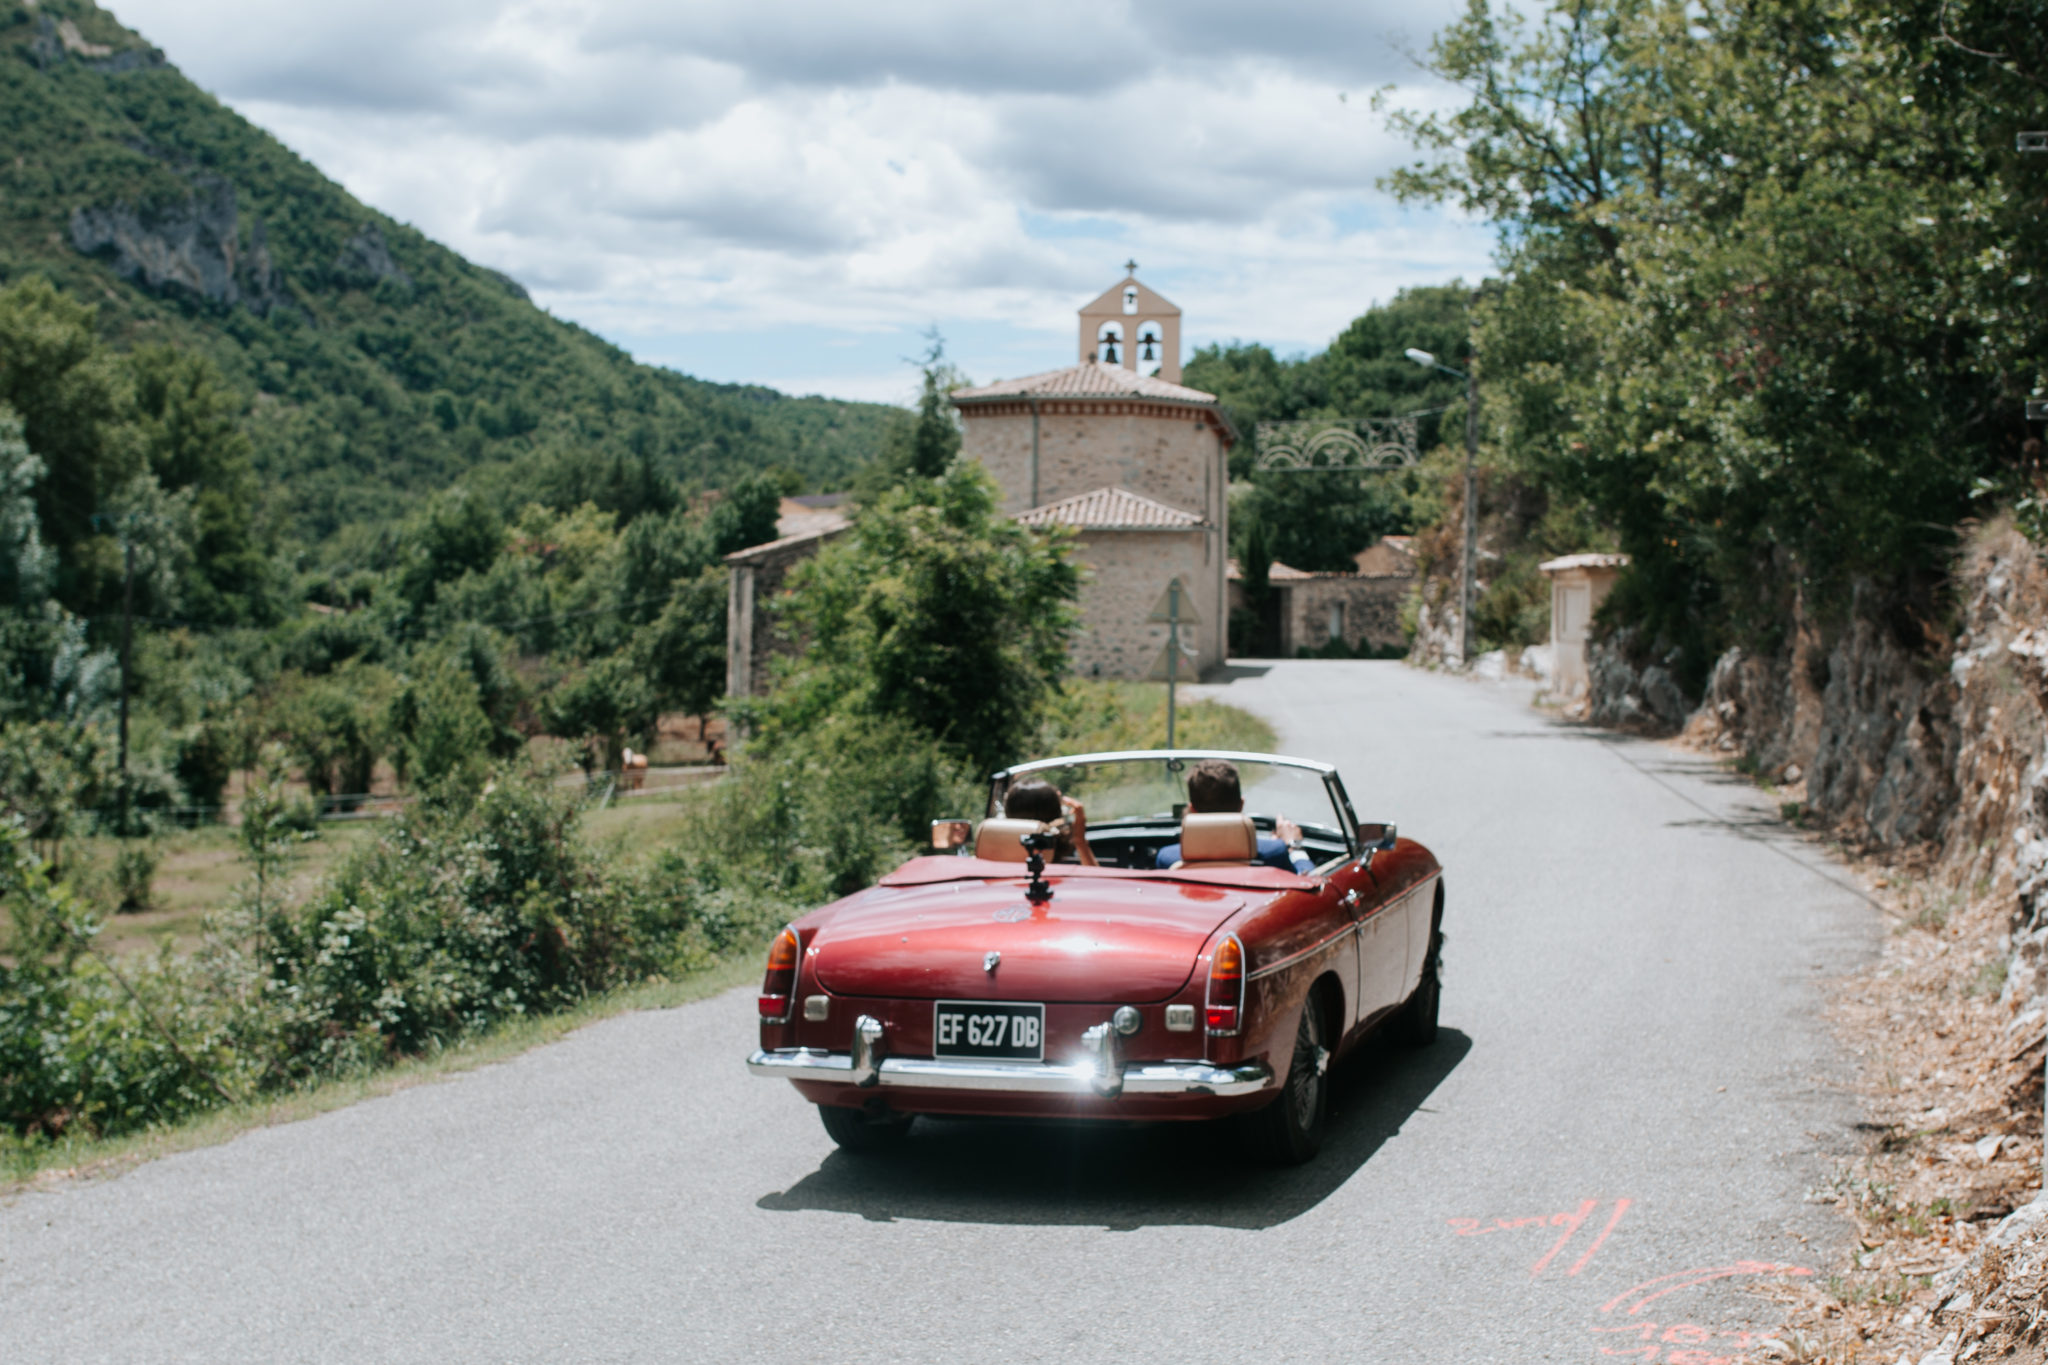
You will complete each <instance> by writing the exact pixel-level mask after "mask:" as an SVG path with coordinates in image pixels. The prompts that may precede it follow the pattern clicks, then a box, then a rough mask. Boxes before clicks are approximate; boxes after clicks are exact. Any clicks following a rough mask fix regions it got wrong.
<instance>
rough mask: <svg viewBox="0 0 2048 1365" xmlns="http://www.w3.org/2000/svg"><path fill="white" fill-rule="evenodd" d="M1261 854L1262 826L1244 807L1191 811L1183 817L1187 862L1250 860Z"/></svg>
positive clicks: (1183, 847)
mask: <svg viewBox="0 0 2048 1365" xmlns="http://www.w3.org/2000/svg"><path fill="white" fill-rule="evenodd" d="M1258 856H1259V827H1258V826H1257V825H1254V824H1253V823H1252V818H1251V816H1249V815H1246V814H1244V813H1242V812H1241V811H1228V812H1224V813H1220V814H1218V813H1204V812H1199V811H1189V812H1188V813H1187V814H1186V815H1183V816H1182V817H1181V821H1180V860H1181V861H1182V862H1183V863H1249V862H1255V861H1257V859H1258Z"/></svg>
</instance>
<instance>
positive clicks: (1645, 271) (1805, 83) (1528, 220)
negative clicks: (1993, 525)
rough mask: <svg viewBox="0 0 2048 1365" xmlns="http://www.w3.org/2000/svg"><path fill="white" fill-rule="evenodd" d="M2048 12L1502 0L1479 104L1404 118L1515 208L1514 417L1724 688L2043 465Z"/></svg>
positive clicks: (1484, 336)
mask: <svg viewBox="0 0 2048 1365" xmlns="http://www.w3.org/2000/svg"><path fill="white" fill-rule="evenodd" d="M2019 13H2020V11H2019V10H2017V9H2014V8H2012V7H2009V6H2004V5H1991V4H1978V5H1973V6H1970V7H1968V8H1967V9H1964V8H1961V7H1951V6H1945V5H1943V4H1942V3H1940V0H1909V3H1906V4H1904V5H1902V6H1893V7H1889V8H1887V9H1884V10H1882V11H1878V10H1871V9H1867V8H1857V7H1854V6H1850V5H1847V4H1841V3H1819V4H1814V3H1805V2H1804V0H1745V2H1743V3H1736V2H1734V0H1720V2H1716V3H1708V4H1705V5H1696V6H1687V5H1680V4H1676V3H1664V2H1663V0H1658V2H1656V3H1651V2H1649V0H1643V2H1640V3H1638V2H1634V0H1603V2H1602V3H1598V4H1558V5H1554V6H1553V7H1551V8H1550V9H1548V10H1547V11H1545V12H1543V13H1542V14H1541V15H1540V16H1537V17H1535V18H1533V19H1524V18H1521V17H1519V12H1518V11H1512V10H1495V9H1493V8H1492V7H1490V6H1489V5H1488V4H1487V3H1485V0H1475V3H1474V4H1473V5H1472V6H1471V7H1470V8H1469V9H1468V11H1467V13H1466V15H1465V17H1464V18H1463V19H1461V20H1460V21H1459V22H1457V23H1456V24H1454V25H1452V26H1451V27H1450V28H1449V29H1447V30H1445V32H1444V33H1442V34H1441V35H1439V36H1438V38H1437V40H1436V41H1435V43H1434V44H1433V46H1432V48H1431V66H1432V68H1433V69H1434V70H1435V71H1436V73H1437V74H1438V75H1440V76H1442V77H1444V78H1445V79H1447V80H1450V81H1452V82H1454V83H1456V84H1458V85H1460V86H1461V87H1463V89H1464V90H1465V91H1466V94H1467V99H1466V101H1465V103H1464V104H1463V105H1462V106H1461V107H1460V108H1458V109H1456V110H1454V111H1452V112H1450V113H1447V114H1435V115H1429V116H1419V115H1418V116H1400V117H1398V118H1397V124H1398V125H1399V126H1401V127H1403V128H1405V129H1406V130H1407V131H1409V132H1410V133H1411V134H1412V135H1413V136H1414V137H1415V138H1416V139H1417V141H1418V142H1419V144H1420V145H1421V146H1422V147H1423V148H1424V149H1425V151H1427V152H1428V153H1430V157H1429V159H1428V160H1426V161H1424V162H1422V163H1419V164H1418V165H1417V166H1415V167H1413V168H1410V169H1409V170H1406V171H1403V172H1400V173H1398V174H1397V175H1396V176H1394V177H1393V178H1392V180H1391V182H1390V183H1391V184H1392V186H1393V187H1394V188H1395V189H1397V190H1399V191H1400V192H1402V193H1404V194H1409V195H1415V196H1421V197H1426V198H1439V199H1448V200H1450V201H1452V202H1455V203H1457V204H1460V205H1462V206H1464V207H1467V208H1470V209H1474V210H1477V211H1479V212H1483V213H1486V214H1488V215H1490V216H1492V217H1494V218H1495V220H1496V221H1497V222H1498V223H1499V225H1500V227H1501V231H1502V253H1503V256H1504V258H1505V264H1506V265H1507V266H1508V269H1507V270H1506V271H1504V272H1503V284H1502V287H1501V289H1500V291H1499V292H1498V294H1497V295H1496V296H1494V297H1493V298H1491V299H1489V300H1488V302H1487V303H1486V304H1485V305H1484V306H1483V307H1482V309H1481V312H1480V320H1479V328H1478V347H1479V363H1480V373H1481V378H1482V382H1483V383H1484V385H1485V393H1486V401H1487V403H1488V413H1487V416H1488V423H1487V425H1488V427H1489V429H1490V430H1489V435H1490V436H1491V437H1493V438H1496V439H1497V440H1498V442H1499V445H1500V446H1501V448H1502V449H1503V450H1504V451H1505V452H1506V453H1507V458H1509V459H1511V460H1513V461H1514V462H1515V464H1516V466H1517V468H1518V469H1519V470H1520V471H1522V472H1523V473H1524V474H1525V475H1526V476H1527V477H1529V478H1531V479H1534V480H1535V481H1537V482H1538V483H1539V484H1541V485H1542V486H1543V487H1544V488H1545V489H1546V490H1547V491H1549V492H1550V493H1551V494H1553V495H1554V496H1561V497H1564V498H1566V499H1571V500H1581V501H1583V502H1584V504H1585V505H1587V506H1588V507H1590V508H1591V509H1593V511H1594V512H1595V514H1596V515H1597V517H1598V519H1599V520H1600V521H1602V522H1604V523H1605V524H1606V525H1608V526H1609V527H1611V528H1612V529H1613V531H1614V533H1615V534H1616V535H1617V537H1618V538H1619V541H1620V545H1621V548H1622V549H1624V550H1626V551H1628V552H1629V553H1630V554H1631V555H1632V556H1633V557H1634V560H1635V564H1634V569H1633V570H1632V573H1631V577H1630V580H1629V581H1627V582H1625V583H1624V585H1623V587H1622V589H1621V590H1620V591H1618V593H1617V595H1616V598H1615V599H1614V600H1615V608H1614V610H1615V611H1617V612H1620V613H1623V614H1625V615H1628V616H1630V617H1632V618H1633V619H1634V620H1636V621H1638V622H1640V623H1642V624H1643V625H1645V626H1646V627H1647V628H1648V630H1649V633H1650V635H1651V636H1652V637H1661V638H1662V639H1663V640H1664V642H1665V646H1666V648H1668V647H1670V646H1672V645H1678V646H1681V647H1682V659H1683V663H1684V666H1685V668H1686V670H1687V671H1688V672H1689V673H1690V675H1691V677H1692V678H1693V680H1694V681H1698V680H1699V679H1700V678H1701V677H1702V676H1703V674H1704V670H1705V668H1706V667H1707V665H1708V663H1709V662H1710V661H1711V659H1712V657H1713V656H1714V654H1715V653H1717V652H1718V651H1719V650H1720V649H1721V648H1722V647H1724V646H1725V645H1726V644H1727V643H1729V642H1731V641H1733V640H1746V641H1749V642H1752V643H1756V644H1762V645H1768V644H1769V643H1771V641H1772V639H1773V638H1774V636H1775V632H1777V631H1778V630H1780V629H1781V628H1782V623H1783V622H1785V621H1786V620H1788V619H1789V618H1790V616H1791V615H1792V613H1793V612H1794V611H1795V610H1804V611H1807V612H1810V613H1817V614H1819V615H1820V616H1821V617H1822V618H1824V619H1826V618H1829V617H1834V618H1839V617H1840V616H1841V615H1842V614H1843V613H1845V612H1846V611H1847V610H1848V609H1849V604H1850V603H1851V601H1852V599H1853V598H1854V596H1855V594H1856V593H1857V592H1858V591H1859V589H1858V586H1857V585H1858V584H1864V585H1868V586H1871V587H1874V588H1876V590H1877V591H1878V594H1879V596H1880V597H1882V598H1889V599H1890V600H1892V601H1895V602H1906V603H1910V602H1912V601H1914V600H1916V599H1924V598H1925V597H1926V596H1927V595H1928V594H1930V593H1931V592H1932V591H1933V589H1934V587H1935V586H1936V585H1937V584H1938V581H1939V577H1940V573H1941V566H1942V564H1943V563H1944V561H1945V559H1946V556H1947V554H1948V553H1949V549H1950V547H1951V546H1952V544H1953V532H1952V529H1951V528H1952V527H1953V526H1954V525H1955V523H1956V522H1957V521H1958V520H1959V519H1960V518H1961V517H1962V516H1963V515H1965V514H1966V513H1967V511H1968V510H1969V507H1970V503H1969V495H1970V491H1971V489H1972V486H1973V484H1974V482H1975V481H1976V480H1978V479H1982V478H1987V477H1994V476H1997V475H1999V474H2000V473H2001V472H2005V471H2014V470H2017V469H2018V468H2019V466H2020V463H2021V460H2022V454H2023V440H2024V437H2025V434H2026V433H2025V430H2024V426H2023V423H2022V421H2021V414H2022V400H2023V398H2024V396H2025V394H2026V393H2027V391H2028V390H2029V389H2030V388H2031V387H2032V386H2033V385H2034V383H2035V382H2036V381H2037V380H2038V379H2039V378H2040V362H2039V357H2040V356H2041V355H2042V354H2043V353H2044V345H2048V336H2044V334H2043V329H2044V327H2048V310H2044V309H2043V308H2042V307H2040V306H2039V304H2040V303H2041V302H2043V299H2042V291H2043V290H2044V289H2048V261H2044V260H2042V259H2041V257H2042V253H2043V250H2044V248H2043V245H2042V237H2043V234H2042V233H2041V231H2040V230H2039V229H2040V227H2041V226H2042V225H2041V223H2040V217H2041V213H2042V207H2043V206H2042V203H2041V201H2040V198H2039V196H2038V195H2037V194H2033V193H2031V192H2024V191H2022V189H2021V185H2022V183H2023V182H2022V181H2021V180H2020V179H2019V178H2018V177H2019V176H2021V175H2023V174H2026V172H2025V171H2024V170H2023V168H2021V167H2020V166H2019V165H2018V164H2017V163H2016V162H2015V159H2014V157H2013V155H2012V153H2011V150H2010V138H2011V130H2012V129H2013V128H2015V127H2018V126H2021V125H2022V124H2023V123H2024V122H2025V121H2026V120H2027V119H2029V118H2032V117H2033V115H2032V114H2026V113H2024V110H2026V109H2028V108H2032V109H2038V107H2039V85H2038V84H2029V78H2028V77H2026V76H2025V75H2024V72H2025V71H2027V70H2033V71H2038V70H2040V69H2041V68H2040V66H2039V65H2038V64H2036V65H2033V66H2031V67H2029V66H2028V63H2029V62H2033V61H2034V58H2033V57H2031V56H2029V55H2027V54H2031V53H2035V52H2038V51H2040V48H2041V42H2040V39H2039V38H2038V37H2034V36H2028V35H2030V34H2031V32H2032V26H2033V21H2032V20H2031V19H2030V20H2027V21H2025V22H2024V23H2022V22H2018V21H2017V20H2016V18H2015V16H2017V15H2018V14H2019ZM2029 13H2031V11H2029ZM1944 16H1946V18H1944ZM1958 23H1966V24H1968V25H1971V26H1975V27H1981V28H1982V29H1983V30H1984V31H1985V32H1987V33H1998V34H2001V35H2003V37H2004V38H2010V39H2011V40H2012V42H2013V43H2014V46H2013V47H2012V48H2011V49H2010V50H2009V51H2007V52H2005V54H2004V55H2003V56H2002V57H2001V58H1999V59H1998V60H1987V59H1985V58H1983V57H1982V56H1981V55H1980V56H1972V55H1970V53H1969V52H1968V51H1967V50H1966V49H1968V48H1977V47H1980V45H1979V44H1977V43H1974V42H1971V43H1963V42H1962V41H1961V40H1959V39H1955V38H1953V37H1952V36H1951V35H1954V34H1958V33H1962V32H1963V31H1964V29H1963V28H1960V27H1957V26H1956V25H1957V24H1958ZM2001 41H2003V38H2002V39H2001ZM1982 50H1984V51H1992V50H1996V49H1982ZM2015 53H2016V54H2020V55H2019V56H2018V57H2015V56H2014V55H2013V54H2015ZM1973 77H1975V78H1981V79H1975V78H1973ZM2037 263H2038V266H2039V267H2041V268H2037ZM1911 614H1912V613H1906V617H1907V618H1909V617H1910V616H1911ZM1902 619H1904V618H1902Z"/></svg>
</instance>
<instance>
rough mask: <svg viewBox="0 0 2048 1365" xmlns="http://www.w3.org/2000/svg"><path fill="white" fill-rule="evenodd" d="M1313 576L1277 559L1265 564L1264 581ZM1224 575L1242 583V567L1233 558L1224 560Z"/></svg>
mask: <svg viewBox="0 0 2048 1365" xmlns="http://www.w3.org/2000/svg"><path fill="white" fill-rule="evenodd" d="M1315 576H1316V575H1314V574H1312V573H1307V572H1304V571H1303V570H1301V569H1297V568H1295V567H1294V566H1293V565H1292V564H1282V563H1281V562H1280V561H1279V560H1277V559H1276V560H1274V561H1273V562H1272V563H1271V564H1269V565H1267V566H1266V581H1267V582H1268V583H1288V582H1292V581H1293V580H1295V579H1297V578H1314V577H1315ZM1224 577H1226V578H1229V579H1231V580H1233V581H1235V582H1239V583H1242V582H1243V581H1244V567H1243V566H1242V565H1240V564H1239V563H1238V562H1237V561H1236V560H1235V559H1230V560H1226V561H1225V568H1224Z"/></svg>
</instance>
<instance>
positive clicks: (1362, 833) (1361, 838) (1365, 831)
mask: <svg viewBox="0 0 2048 1365" xmlns="http://www.w3.org/2000/svg"><path fill="white" fill-rule="evenodd" d="M1397 837H1399V836H1398V835H1397V834H1396V833H1395V829H1394V826H1392V825H1389V824H1369V825H1360V826H1359V827H1358V842H1359V844H1360V845H1361V846H1362V847H1364V849H1365V850H1366V851H1367V852H1369V853H1370V852H1380V853H1385V852H1386V851H1387V850H1388V849H1391V848H1392V847H1393V846H1394V840H1395V839H1396V838H1397Z"/></svg>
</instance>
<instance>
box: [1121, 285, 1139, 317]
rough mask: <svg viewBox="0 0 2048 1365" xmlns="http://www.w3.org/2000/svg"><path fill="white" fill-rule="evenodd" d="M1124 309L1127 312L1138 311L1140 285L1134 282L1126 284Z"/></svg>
mask: <svg viewBox="0 0 2048 1365" xmlns="http://www.w3.org/2000/svg"><path fill="white" fill-rule="evenodd" d="M1124 311H1125V312H1126V313H1135V312H1137V311H1138V286H1136V285H1134V284H1127V285H1125V286H1124Z"/></svg>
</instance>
